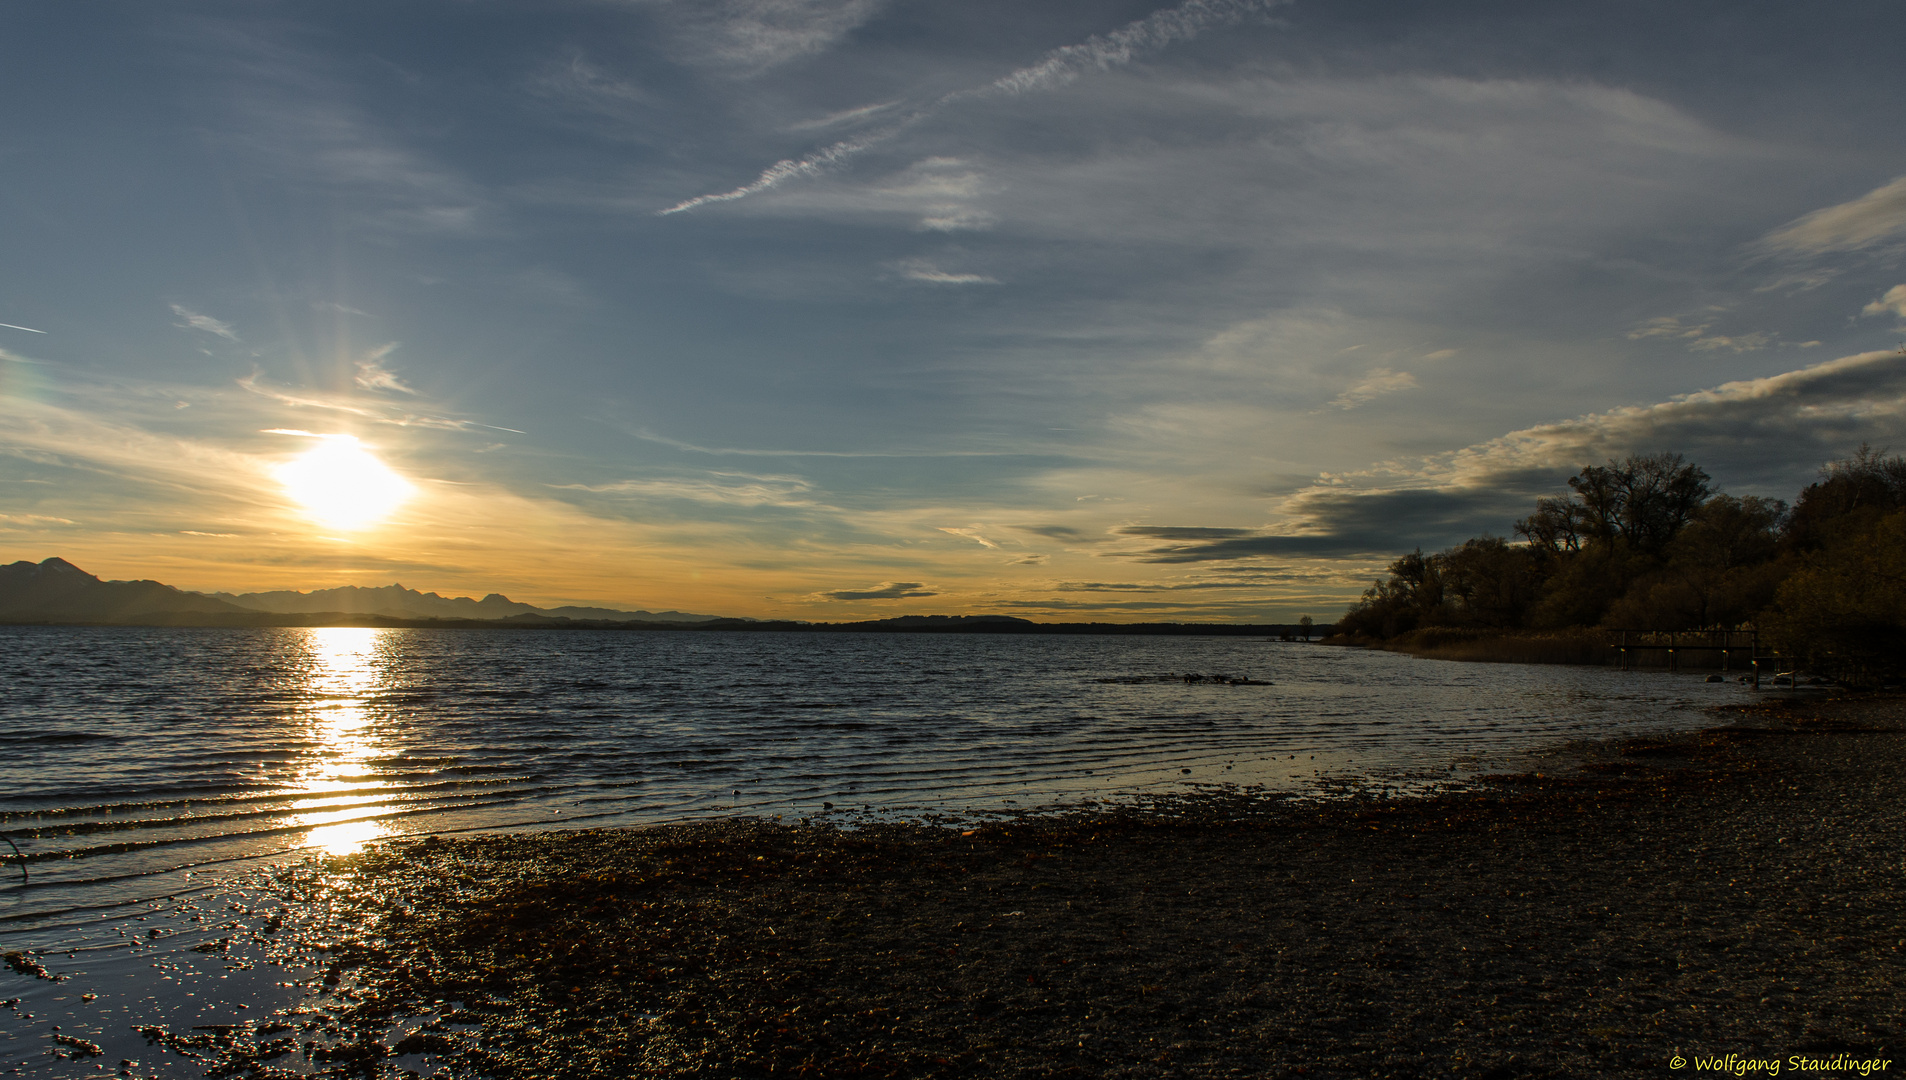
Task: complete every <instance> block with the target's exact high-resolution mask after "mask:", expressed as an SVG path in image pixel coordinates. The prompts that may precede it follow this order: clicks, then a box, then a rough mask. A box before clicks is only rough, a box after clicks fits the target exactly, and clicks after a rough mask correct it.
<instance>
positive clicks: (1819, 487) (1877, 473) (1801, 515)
mask: <svg viewBox="0 0 1906 1080" xmlns="http://www.w3.org/2000/svg"><path fill="white" fill-rule="evenodd" d="M1901 509H1906V458H1901V457H1900V456H1898V455H1894V456H1892V457H1885V456H1883V455H1881V454H1877V453H1874V451H1873V448H1872V447H1870V446H1867V445H1865V444H1861V446H1860V448H1859V449H1858V450H1857V451H1855V452H1854V454H1853V456H1852V457H1850V458H1847V459H1845V460H1843V461H1834V462H1829V463H1828V464H1827V466H1826V467H1825V468H1823V469H1821V470H1820V479H1819V481H1818V482H1816V483H1813V484H1809V485H1807V488H1806V490H1805V491H1802V492H1801V493H1800V497H1799V498H1798V499H1795V500H1794V508H1793V513H1792V514H1790V515H1788V517H1787V522H1786V529H1785V532H1784V535H1783V537H1782V539H1783V540H1784V541H1785V542H1786V544H1787V546H1788V548H1789V549H1791V550H1793V551H1796V552H1801V553H1805V552H1810V551H1820V550H1822V549H1824V548H1825V547H1827V546H1828V545H1829V544H1830V543H1832V542H1833V541H1834V540H1835V539H1836V538H1837V537H1839V536H1842V535H1846V534H1849V533H1858V532H1862V531H1864V530H1867V529H1870V528H1871V527H1872V526H1873V525H1875V524H1876V523H1878V521H1879V519H1880V518H1882V517H1885V516H1886V515H1887V514H1890V513H1892V512H1893V511H1895V510H1901Z"/></svg>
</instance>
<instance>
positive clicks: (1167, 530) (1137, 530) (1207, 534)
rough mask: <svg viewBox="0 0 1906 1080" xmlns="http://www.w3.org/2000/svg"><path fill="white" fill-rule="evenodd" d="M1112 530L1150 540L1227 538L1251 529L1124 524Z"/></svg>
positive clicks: (1246, 532)
mask: <svg viewBox="0 0 1906 1080" xmlns="http://www.w3.org/2000/svg"><path fill="white" fill-rule="evenodd" d="M1113 531H1114V532H1116V533H1118V534H1119V535H1120V536H1143V537H1146V538H1148V539H1152V540H1228V539H1231V538H1233V537H1238V536H1250V535H1251V534H1252V532H1253V530H1251V529H1215V528H1204V527H1201V526H1186V525H1126V526H1123V527H1121V528H1118V529H1114V530H1113Z"/></svg>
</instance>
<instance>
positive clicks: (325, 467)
mask: <svg viewBox="0 0 1906 1080" xmlns="http://www.w3.org/2000/svg"><path fill="white" fill-rule="evenodd" d="M274 472H275V475H276V476H277V478H278V482H279V483H280V484H283V485H284V489H285V493H286V494H288V495H290V496H291V497H292V498H293V499H295V500H297V502H298V503H299V505H301V506H303V507H304V510H305V513H306V514H309V515H310V516H311V519H312V520H313V521H316V522H317V523H318V524H320V525H324V526H326V527H327V528H332V529H346V530H351V529H367V528H370V527H371V526H373V525H376V524H377V523H379V522H381V521H383V520H384V519H385V518H387V517H389V516H390V515H391V514H392V513H393V512H394V511H395V510H396V509H397V508H398V507H399V506H402V505H403V504H404V503H405V502H406V501H407V500H408V499H409V498H410V497H411V495H413V494H415V493H416V488H414V487H412V486H411V484H410V481H408V480H405V479H404V478H403V477H401V476H399V475H397V474H396V473H395V472H392V471H391V468H390V466H388V465H386V464H384V463H383V462H381V461H379V460H377V457H376V455H374V454H372V453H371V452H370V451H369V450H366V449H364V448H363V447H362V446H360V445H358V441H357V438H356V437H355V436H352V435H320V436H318V445H316V446H314V447H312V448H311V449H310V450H307V451H305V452H304V453H303V454H300V455H299V456H297V457H296V458H293V459H292V460H290V461H287V462H285V463H284V464H283V465H280V466H278V468H277V469H276V470H275V471H274Z"/></svg>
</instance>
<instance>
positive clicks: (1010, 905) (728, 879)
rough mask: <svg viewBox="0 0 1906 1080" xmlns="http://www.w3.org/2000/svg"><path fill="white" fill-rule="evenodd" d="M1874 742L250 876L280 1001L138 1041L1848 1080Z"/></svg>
mask: <svg viewBox="0 0 1906 1080" xmlns="http://www.w3.org/2000/svg"><path fill="white" fill-rule="evenodd" d="M1902 719H1906V700H1902V699H1900V698H1898V697H1880V696H1866V697H1847V698H1825V697H1824V696H1823V697H1821V698H1818V699H1815V700H1811V701H1804V702H1802V701H1790V700H1769V701H1763V702H1760V703H1758V704H1756V705H1755V706H1752V707H1749V708H1746V709H1742V710H1739V711H1738V712H1737V713H1736V714H1735V715H1733V716H1729V717H1717V725H1718V726H1715V727H1713V728H1710V729H1708V730H1705V731H1701V732H1698V733H1695V734H1691V735H1688V736H1684V737H1677V738H1671V739H1648V740H1629V741H1626V742H1616V743H1608V744H1597V745H1594V746H1587V747H1574V748H1571V749H1570V750H1569V752H1568V753H1566V754H1557V755H1556V756H1555V757H1554V759H1553V764H1548V765H1544V766H1542V768H1543V769H1544V772H1542V773H1530V774H1527V775H1523V776H1515V777H1499V778H1494V779H1493V780H1491V781H1490V782H1488V783H1486V784H1485V785H1483V787H1482V789H1481V790H1479V791H1475V792H1471V793H1467V794H1461V795H1451V796H1447V797H1439V798H1435V799H1427V800H1414V801H1412V800H1395V801H1346V802H1338V803H1332V804H1301V803H1293V802H1288V801H1277V800H1254V799H1248V798H1244V797H1241V796H1237V795H1225V794H1213V795H1211V796H1204V797H1193V798H1188V799H1185V800H1183V801H1181V802H1179V803H1176V804H1167V805H1161V806H1158V807H1154V808H1150V809H1148V810H1146V811H1144V812H1134V813H1119V814H1108V815H1103V816H1081V815H1072V816H1068V817H1063V818H1051V819H1035V818H1026V819H1022V820H1018V821H1011V822H1004V823H999V824H990V825H985V826H981V827H978V828H976V829H957V828H954V829H949V828H939V827H928V826H906V825H880V826H871V827H866V828H859V829H852V830H846V829H838V828H832V827H827V826H825V825H821V826H817V825H812V824H810V825H796V824H782V823H777V822H772V821H760V820H729V821H720V822H710V823H699V824H685V825H675V826H666V827H660V828H651V829H640V830H614V831H608V830H605V831H594V832H574V833H557V834H537V835H518V836H500V837H480V838H472V839H465V840H444V839H436V838H433V839H431V840H427V841H422V842H412V843H406V844H401V845H396V846H392V847H388V848H383V849H376V850H373V851H371V852H369V853H366V854H363V855H359V856H354V857H352V858H349V859H343V860H337V861H334V862H332V863H328V864H322V865H314V866H310V867H306V868H303V869H301V870H299V871H297V872H295V873H292V874H289V875H287V876H286V877H285V879H284V880H283V882H282V888H283V889H284V890H285V892H286V895H287V896H288V898H289V899H288V900H287V903H286V910H288V911H289V912H291V913H292V917H291V918H290V919H289V920H288V921H286V922H285V923H284V925H283V929H282V930H277V929H276V926H277V924H276V923H275V922H274V923H273V924H272V925H271V926H268V927H267V928H266V929H268V930H271V931H272V934H271V940H272V941H274V942H275V943H276V946H275V947H277V948H278V949H280V950H281V952H282V954H283V955H285V956H287V957H291V958H295V957H296V956H299V955H304V956H316V957H318V961H317V962H318V964H319V965H320V966H319V967H318V968H317V969H316V970H319V971H321V972H322V976H321V980H322V984H323V985H324V986H325V987H328V988H329V991H330V993H329V994H328V995H327V996H325V997H321V998H317V999H314V1002H316V1003H318V1007H314V1008H309V1009H305V1010H301V1011H298V1012H296V1013H295V1014H293V1015H282V1016H279V1017H274V1018H272V1019H271V1020H270V1021H263V1022H257V1023H255V1024H249V1025H246V1026H245V1027H243V1029H241V1030H233V1031H229V1032H220V1033H216V1038H208V1037H206V1036H203V1035H197V1036H193V1035H184V1034H178V1033H168V1032H160V1031H156V1030H155V1031H154V1032H152V1033H151V1034H152V1037H153V1038H154V1039H155V1040H157V1041H159V1042H162V1043H169V1044H170V1045H174V1046H175V1047H176V1048H178V1049H181V1050H186V1049H190V1050H193V1052H194V1053H196V1054H199V1055H201V1056H205V1057H208V1058H214V1059H219V1060H222V1061H223V1062H224V1065H225V1067H226V1068H228V1069H229V1070H230V1071H231V1073H232V1074H237V1075H243V1074H246V1073H254V1074H259V1075H265V1074H270V1073H271V1072H272V1071H273V1070H274V1069H275V1068H277V1067H283V1066H287V1065H290V1064H292V1063H293V1062H294V1061H297V1060H298V1058H299V1057H302V1058H303V1059H304V1061H303V1062H302V1063H300V1067H301V1068H309V1067H311V1066H312V1065H316V1066H317V1067H319V1068H321V1069H328V1070H331V1071H334V1072H336V1073H339V1074H348V1075H377V1074H379V1073H380V1072H382V1071H386V1070H392V1069H395V1070H400V1071H401V1070H416V1071H418V1072H421V1073H423V1074H426V1075H430V1074H437V1073H442V1072H447V1073H449V1074H450V1075H456V1076H493V1077H532V1076H537V1077H542V1076H556V1075H560V1076H578V1077H582V1076H604V1077H608V1076H614V1077H625V1076H631V1075H642V1076H658V1077H668V1076H698V1077H701V1076H707V1077H758V1076H810V1077H847V1076H860V1077H887V1076H895V1077H902V1076H904V1077H915V1076H918V1077H1035V1076H1036V1077H1052V1076H1077V1077H1281V1076H1300V1075H1301V1076H1307V1077H1419V1076H1476V1077H1492V1078H1493V1077H1549V1076H1553V1077H1563V1076H1567V1077H1576V1076H1622V1075H1636V1076H1640V1075H1649V1076H1656V1075H1664V1074H1671V1073H1672V1072H1674V1071H1676V1070H1675V1069H1673V1068H1672V1067H1671V1065H1672V1062H1673V1061H1674V1059H1676V1058H1677V1057H1679V1058H1680V1059H1682V1060H1683V1063H1684V1065H1685V1069H1684V1070H1682V1071H1684V1072H1695V1071H1697V1068H1696V1066H1697V1065H1698V1064H1699V1063H1700V1062H1703V1061H1705V1060H1707V1059H1709V1058H1721V1057H1725V1055H1727V1054H1730V1053H1732V1054H1735V1055H1737V1056H1738V1057H1737V1059H1736V1060H1737V1062H1738V1061H1739V1060H1742V1059H1745V1060H1748V1061H1762V1062H1765V1061H1767V1060H1778V1061H1779V1062H1780V1064H1781V1071H1782V1072H1789V1071H1797V1070H1802V1069H1804V1066H1802V1065H1794V1064H1789V1063H1788V1062H1789V1059H1790V1058H1795V1057H1797V1058H1805V1059H1811V1060H1813V1061H1815V1062H1816V1063H1817V1064H1816V1067H1814V1068H1812V1069H1810V1070H1805V1071H1808V1072H1810V1074H1814V1075H1826V1076H1831V1075H1860V1074H1861V1073H1860V1068H1861V1067H1864V1068H1865V1069H1866V1071H1867V1072H1868V1073H1870V1072H1872V1071H1874V1069H1873V1066H1872V1065H1871V1063H1872V1062H1874V1061H1876V1060H1878V1061H1884V1060H1890V1059H1894V1058H1897V1057H1906V1054H1901V1053H1900V1044H1901V1025H1902V1023H1906V1021H1903V1020H1902V1017H1906V992H1902V986H1903V985H1906V957H1902V955H1901V954H1902V952H1906V905H1903V904H1902V900H1906V895H1903V894H1902V887H1901V880H1902V878H1901V874H1902V868H1903V866H1902V864H1903V862H1906V844H1903V843H1902V840H1906V829H1903V828H1902V826H1903V825H1906V799H1902V796H1901V787H1900V784H1899V779H1900V769H1901V765H1902V761H1903V760H1906V755H1903V754H1902V750H1906V742H1902V740H1903V739H1906V724H1902V722H1901V721H1902ZM300 912H302V913H303V914H302V915H299V914H298V913H300ZM314 950H319V951H314ZM193 1039H196V1040H197V1041H196V1042H192V1041H191V1040H193ZM1836 1064H1837V1066H1838V1068H1833V1067H1823V1066H1835V1065H1836ZM1738 1068H1739V1066H1738V1064H1736V1065H1733V1066H1730V1068H1729V1071H1730V1072H1731V1073H1733V1074H1735V1075H1768V1073H1767V1072H1766V1071H1764V1069H1763V1070H1760V1071H1754V1072H1737V1071H1735V1070H1737V1069H1738ZM1882 1069H1883V1072H1899V1071H1901V1070H1906V1061H1895V1063H1894V1064H1893V1065H1892V1066H1891V1067H1890V1068H1884V1067H1882ZM1700 1071H1709V1070H1705V1069H1702V1070H1700ZM386 1074H388V1073H387V1072H386Z"/></svg>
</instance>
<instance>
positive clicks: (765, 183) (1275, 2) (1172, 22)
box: [656, 0, 1291, 217]
mask: <svg viewBox="0 0 1906 1080" xmlns="http://www.w3.org/2000/svg"><path fill="white" fill-rule="evenodd" d="M1289 2H1291V0H1184V2H1183V3H1180V4H1178V5H1177V6H1175V7H1169V8H1165V9H1163V10H1162V11H1154V12H1152V13H1151V14H1150V15H1147V16H1145V17H1144V18H1142V19H1139V20H1138V21H1137V22H1133V23H1127V24H1126V25H1124V26H1121V27H1119V28H1118V29H1117V30H1114V31H1112V32H1111V33H1109V34H1105V35H1099V34H1094V35H1092V36H1091V37H1089V38H1087V39H1085V40H1084V41H1082V42H1080V43H1079V44H1077V45H1063V46H1060V47H1059V48H1057V49H1054V50H1052V51H1051V52H1048V53H1047V54H1046V55H1045V56H1043V57H1041V58H1040V60H1039V62H1038V63H1036V64H1033V65H1031V66H1030V67H1023V68H1020V69H1018V70H1016V71H1013V72H1011V73H1009V74H1006V75H1002V76H1000V77H999V78H997V79H994V80H993V81H992V82H990V83H987V84H986V85H984V86H977V87H973V88H972V89H969V90H955V91H953V92H952V93H950V94H946V95H943V96H942V97H940V98H939V99H938V100H937V101H935V102H934V103H933V104H931V105H928V106H926V107H925V108H922V109H918V110H916V111H914V112H913V113H911V114H910V115H908V116H906V117H904V118H902V119H901V120H900V121H899V122H897V123H894V124H892V125H890V126H888V127H887V128H886V129H884V130H882V131H877V132H873V133H871V134H868V135H864V136H862V137H860V138H858V139H851V140H845V141H842V142H837V143H835V144H834V145H832V146H829V147H827V148H825V149H822V150H816V151H814V152H813V153H811V154H808V155H806V156H805V157H801V158H784V159H782V160H780V161H777V162H775V163H774V164H773V165H770V166H768V167H767V169H765V170H763V171H762V173H761V175H760V176H758V177H756V178H755V180H754V182H753V183H750V184H744V185H742V186H741V187H738V188H736V189H734V190H733V191H723V192H719V193H712V194H708V195H697V196H695V197H694V198H692V199H684V200H683V201H681V202H678V203H676V204H675V205H674V206H671V207H669V208H668V209H666V210H658V211H656V216H658V217H667V216H668V215H670V214H679V213H682V212H683V211H685V210H693V209H695V208H696V207H698V206H706V205H708V204H709V203H719V202H734V201H735V200H736V199H745V198H747V197H748V196H750V195H754V194H757V193H759V192H763V191H767V190H769V189H770V188H775V187H779V186H780V185H781V184H782V183H784V182H786V181H788V180H792V179H794V178H795V177H797V176H814V175H817V174H819V173H821V172H823V171H825V170H826V169H827V168H828V167H830V166H833V165H838V164H840V163H841V162H843V161H846V160H847V159H849V158H851V157H854V156H855V155H857V154H859V153H861V152H862V151H865V150H870V149H872V148H873V147H875V146H878V145H880V144H881V143H884V142H886V141H887V140H889V139H891V138H893V137H894V136H896V135H898V134H900V133H901V132H903V131H905V130H906V129H908V128H910V127H912V126H913V125H915V124H917V123H919V122H920V121H922V120H925V119H926V118H928V117H929V116H932V115H933V114H935V113H937V112H939V111H940V110H942V109H944V108H946V107H947V106H949V105H952V104H954V103H955V102H957V101H960V100H962V99H965V98H974V97H985V96H988V95H992V94H1006V95H1009V96H1012V97H1017V96H1019V95H1020V94H1025V93H1029V92H1031V91H1034V90H1046V89H1050V88H1052V87H1057V86H1064V85H1065V84H1066V83H1069V82H1071V81H1073V80H1074V79H1077V78H1078V77H1079V76H1080V75H1083V74H1085V73H1086V72H1087V71H1088V70H1090V69H1093V68H1096V69H1098V70H1100V71H1106V70H1110V69H1111V68H1114V67H1119V66H1121V65H1124V64H1129V63H1131V61H1132V59H1133V57H1135V56H1137V55H1138V53H1140V52H1141V51H1150V50H1155V49H1161V48H1164V47H1165V46H1167V45H1171V44H1174V43H1176V42H1180V41H1189V40H1191V39H1192V38H1194V37H1197V36H1198V35H1199V34H1200V33H1202V32H1204V31H1205V30H1207V29H1209V28H1210V27H1212V26H1216V25H1218V24H1220V23H1231V22H1237V21H1238V20H1240V19H1243V18H1245V17H1246V16H1248V15H1252V14H1255V13H1257V12H1261V11H1269V10H1271V9H1272V8H1276V7H1282V6H1283V5H1284V4H1286V3H1289Z"/></svg>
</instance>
